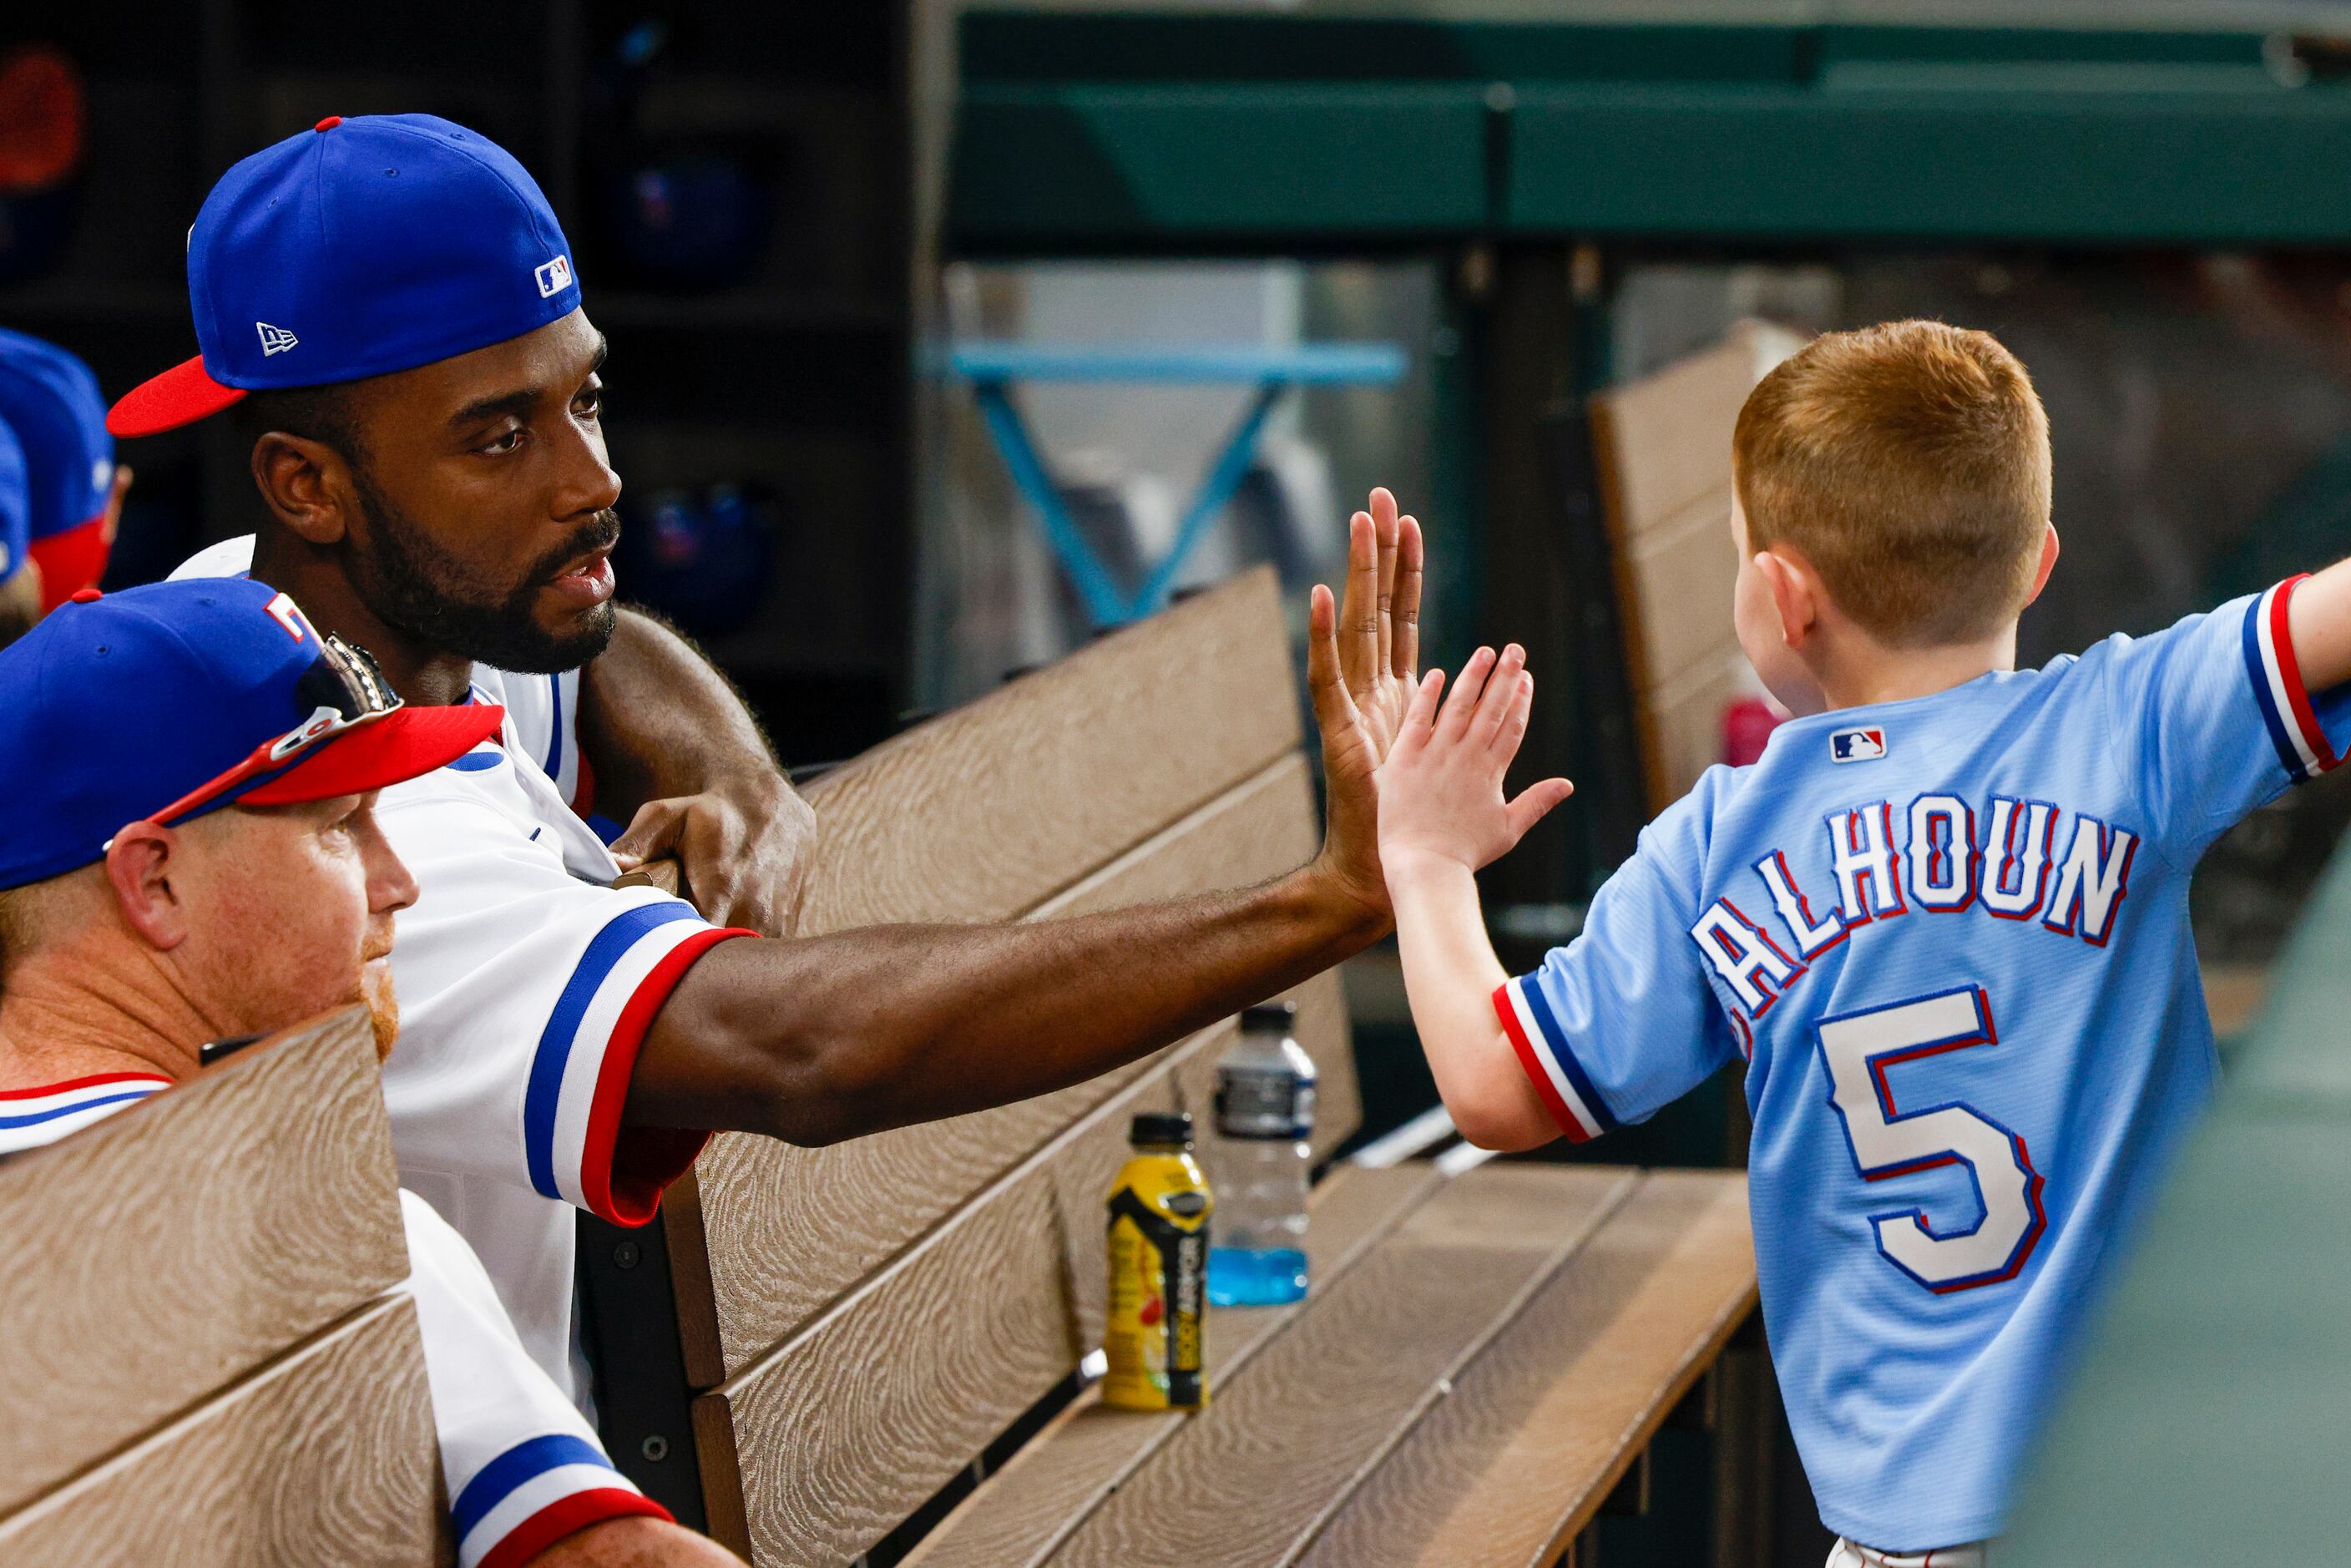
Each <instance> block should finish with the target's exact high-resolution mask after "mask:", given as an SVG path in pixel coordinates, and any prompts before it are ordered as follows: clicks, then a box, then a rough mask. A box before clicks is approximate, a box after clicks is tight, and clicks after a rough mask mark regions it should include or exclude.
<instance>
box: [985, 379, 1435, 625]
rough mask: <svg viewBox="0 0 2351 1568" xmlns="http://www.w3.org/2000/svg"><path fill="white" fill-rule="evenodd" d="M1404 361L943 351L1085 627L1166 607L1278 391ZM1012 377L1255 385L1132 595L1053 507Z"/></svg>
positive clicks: (1057, 497)
mask: <svg viewBox="0 0 2351 1568" xmlns="http://www.w3.org/2000/svg"><path fill="white" fill-rule="evenodd" d="M1405 362H1406V361H1405V351H1404V350H1402V349H1401V348H1399V347H1397V346H1396V345H1395V344H1393V343H1314V344H1307V345H1305V346H1303V347H1300V348H1295V349H1260V348H1250V347H1235V348H1210V349H1177V348H1165V347H1156V346H1136V347H1126V346H1119V347H1113V346H1109V345H1094V344H1081V343H1071V344H1030V343H967V344H965V345H964V346H962V347H961V348H957V349H955V350H951V351H950V352H949V353H948V356H947V366H948V369H949V370H950V371H953V372H954V373H955V374H956V375H957V376H959V377H961V378H962V379H964V380H966V381H967V382H971V384H972V392H973V394H974V395H975V396H976V397H977V399H978V402H979V410H980V413H981V415H982V417H984V418H985V419H986V420H987V430H988V434H989V435H990V436H991V437H992V438H993V439H994V441H995V443H996V449H997V451H998V453H999V454H1000V455H1002V456H1003V458H1004V465H1005V467H1006V468H1007V469H1008V470H1009V471H1010V473H1011V475H1012V482H1013V484H1014V485H1015V486H1018V487H1019V491H1020V494H1021V495H1022V497H1025V498H1026V499H1027V500H1028V502H1029V508H1030V510H1032V511H1033V512H1034V513H1035V514H1036V517H1037V524H1038V528H1039V529H1040V531H1041V532H1042V533H1043V534H1044V536H1045V542H1046V544H1047V545H1048V546H1049V547H1050V549H1052V551H1053V554H1054V556H1055V557H1056V558H1057V559H1060V561H1061V568H1062V570H1064V571H1066V572H1068V573H1069V576H1070V582H1071V586H1072V587H1074V588H1075V589H1076V590H1077V592H1078V598H1079V600H1080V601H1081V602H1082V603H1083V604H1084V606H1085V610H1086V615H1087V618H1088V619H1089V620H1091V621H1092V622H1093V624H1094V626H1095V627H1096V628H1097V629H1100V628H1102V627H1109V626H1123V625H1124V624H1126V623H1127V622H1130V621H1139V620H1141V619H1142V618H1143V617H1144V616H1146V615H1152V614H1155V613H1156V612H1159V611H1160V610H1163V609H1165V607H1166V604H1167V595H1168V592H1169V591H1170V590H1171V589H1172V588H1173V587H1174V586H1175V577H1176V574H1177V573H1178V572H1180V571H1181V570H1183V567H1184V562H1185V560H1186V559H1187V558H1189V556H1190V555H1191V553H1192V551H1193V550H1194V549H1196V547H1197V546H1198V545H1199V542H1200V540H1201V538H1202V537H1203V536H1205V535H1206V534H1207V531H1208V525H1209V524H1210V523H1211V522H1213V521H1215V520H1216V517H1217V514H1218V513H1219V512H1222V511H1223V510H1224V509H1225V505H1226V503H1228V501H1230V500H1231V499H1232V498H1233V493H1234V492H1235V491H1237V490H1238V489H1239V488H1240V485H1241V481H1242V480H1243V479H1244V478H1246V477H1248V476H1249V461H1250V459H1251V458H1252V457H1254V456H1255V455H1256V453H1257V441H1258V436H1259V434H1261V433H1262V432H1263V431H1264V429H1265V422H1266V416H1267V415H1269V414H1270V413H1272V412H1273V406H1274V404H1275V403H1276V402H1280V399H1281V395H1282V393H1284V392H1288V391H1289V390H1290V388H1292V387H1299V386H1393V385H1395V383H1396V382H1399V381H1401V380H1403V379H1404V372H1405ZM1019 382H1121V383H1124V384H1128V385H1136V384H1146V385H1154V386H1203V385H1216V384H1222V383H1235V384H1241V385H1249V386H1254V387H1255V388H1256V389H1257V390H1256V392H1254V394H1253V395H1252V396H1251V397H1250V398H1249V406H1248V407H1247V408H1246V409H1245V410H1244V411H1243V412H1242V414H1241V417H1240V419H1239V420H1238V422H1237V423H1235V424H1234V425H1233V428H1232V431H1231V433H1230V434H1228V435H1227V436H1226V437H1225V443H1224V444H1223V446H1222V447H1220V448H1219V449H1218V451H1217V460H1216V462H1215V463H1214V464H1212V465H1210V466H1209V469H1208V474H1207V477H1206V478H1205V479H1203V480H1202V481H1201V483H1200V487H1199V489H1198V491H1197V492H1196V494H1195V495H1194V496H1193V497H1192V503H1191V505H1190V506H1189V507H1186V510H1185V513H1184V519H1183V521H1182V522H1181V523H1180V524H1179V525H1177V527H1176V530H1175V542H1174V543H1173V544H1171V545H1170V546H1169V547H1168V549H1167V552H1166V554H1165V555H1163V556H1162V557H1161V558H1160V559H1158V560H1157V561H1156V562H1155V563H1153V565H1152V566H1151V568H1150V569H1149V570H1147V571H1146V572H1145V573H1144V580H1143V581H1142V582H1141V583H1140V584H1139V585H1137V586H1136V587H1135V588H1134V589H1133V590H1132V591H1129V590H1127V589H1124V588H1122V587H1121V586H1120V585H1119V582H1118V580H1117V578H1116V577H1115V576H1113V574H1112V572H1111V570H1110V569H1109V568H1108V567H1107V566H1105V565H1104V564H1103V563H1102V556H1101V555H1100V553H1099V552H1097V551H1096V550H1095V549H1094V548H1093V545H1092V543H1091V542H1090V541H1089V540H1088V539H1087V538H1086V536H1085V533H1084V531H1083V530H1082V529H1081V528H1079V527H1078V524H1077V519H1076V518H1074V517H1071V515H1070V509H1069V507H1068V506H1067V505H1065V504H1064V503H1063V501H1062V499H1061V487H1060V486H1058V485H1056V484H1055V483H1054V481H1053V476H1052V471H1051V470H1050V468H1049V467H1048V466H1047V465H1046V463H1045V458H1044V455H1043V454H1042V453H1040V452H1039V451H1038V449H1037V443H1036V441H1035V440H1034V438H1033V437H1031V436H1030V434H1029V424H1028V422H1027V421H1026V420H1025V419H1023V418H1022V417H1021V415H1020V410H1019V405H1018V404H1017V403H1015V402H1013V401H1012V390H1013V388H1014V387H1015V386H1016V385H1017V384H1019Z"/></svg>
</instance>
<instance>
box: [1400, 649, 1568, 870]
mask: <svg viewBox="0 0 2351 1568" xmlns="http://www.w3.org/2000/svg"><path fill="white" fill-rule="evenodd" d="M1444 689H1445V672H1444V671H1442V670H1431V671H1430V672H1429V673H1428V674H1427V675H1426V677H1425V678H1423V679H1422V680H1421V681H1420V683H1419V685H1418V689H1417V690H1416V693H1415V694H1414V696H1413V700H1412V705H1411V706H1410V707H1409V708H1408V709H1406V711H1405V716H1404V723H1403V727H1402V728H1401V730H1400V731H1399V732H1398V734H1397V736H1396V739H1395V746H1394V747H1391V748H1390V750H1389V752H1388V755H1387V760H1386V761H1385V762H1384V763H1382V764H1381V766H1380V769H1379V773H1378V785H1379V803H1380V805H1379V810H1380V859H1381V861H1382V862H1383V863H1384V865H1385V867H1386V870H1387V873H1388V875H1389V876H1390V878H1391V879H1393V878H1394V877H1395V875H1396V874H1397V873H1398V872H1399V871H1402V870H1405V869H1406V868H1407V867H1408V866H1410V865H1413V864H1415V863H1419V864H1432V863H1437V862H1451V863H1454V864H1458V865H1461V866H1464V867H1467V868H1468V869H1469V870H1471V871H1476V870H1478V869H1479V867H1481V866H1485V865H1488V864H1490V863H1491V862H1494V861H1496V860H1499V858H1500V857H1501V856H1503V855H1504V854H1507V853H1508V852H1510V850H1511V849H1512V848H1513V847H1514V846H1515V845H1516V844H1517V843H1518V841H1520V839H1522V838H1524V837H1525V836H1526V833H1527V830H1528V829H1530V828H1531V827H1533V826H1534V825H1535V824H1536V823H1537V822H1539V821H1542V819H1543V818H1544V817H1545V816H1546V815H1547V814H1549V812H1550V811H1551V810H1552V807H1554V806H1556V805H1558V804H1559V803H1560V802H1561V801H1562V800H1566V799H1567V798H1568V796H1569V795H1571V794H1573V792H1574V789H1575V786H1574V785H1573V784H1570V783H1569V782H1568V781H1567V780H1566V779H1543V780H1542V781H1541V782H1540V783H1537V784H1531V785H1529V786H1528V787H1527V788H1526V789H1524V790H1522V791H1520V794H1519V796H1518V798H1517V799H1515V800H1506V799H1505V798H1504V797H1503V794H1502V778H1503V775H1504V774H1506V773H1507V772H1508V771H1509V770H1510V762H1511V759H1512V758H1516V757H1517V756H1518V754H1519V745H1520V742H1521V741H1523V740H1524V739H1525V738H1526V734H1527V715H1528V712H1529V710H1530V709H1531V707H1532V706H1533V704H1534V692H1535V682H1534V677H1533V676H1532V675H1531V674H1527V673H1526V653H1525V651H1524V650H1523V649H1521V648H1520V646H1519V645H1518V644H1517V643H1511V644H1510V646H1509V647H1507V648H1505V649H1504V650H1503V651H1502V654H1501V657H1500V658H1499V660H1498V659H1497V658H1496V657H1495V656H1494V651H1493V650H1492V649H1490V648H1480V649H1479V650H1478V651H1477V653H1473V654H1471V655H1470V657H1469V662H1468V664H1465V665H1463V666H1462V669H1461V679H1460V681H1459V682H1458V684H1457V685H1455V686H1454V689H1453V695H1451V696H1450V697H1447V698H1445V701H1444V704H1443V706H1442V707H1440V706H1438V698H1439V696H1440V695H1442V694H1443V693H1444Z"/></svg>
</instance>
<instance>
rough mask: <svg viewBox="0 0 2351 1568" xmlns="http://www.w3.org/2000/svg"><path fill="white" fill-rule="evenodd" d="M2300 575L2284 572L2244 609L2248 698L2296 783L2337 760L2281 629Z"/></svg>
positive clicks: (2284, 628) (2288, 636)
mask: <svg viewBox="0 0 2351 1568" xmlns="http://www.w3.org/2000/svg"><path fill="white" fill-rule="evenodd" d="M2304 580H2305V579H2304V578H2302V577H2290V578H2288V579H2286V580H2284V581H2283V582H2281V583H2279V584H2278V585H2277V586H2276V587H2275V588H2273V589H2271V590H2270V591H2268V592H2267V593H2264V594H2262V596H2261V597H2260V598H2258V599H2256V600H2254V601H2252V604H2250V605H2248V606H2247V607H2246V609H2245V628H2244V651H2245V674H2246V675H2247V676H2248V677H2249V678H2250V679H2251V681H2252V687H2253V702H2254V704H2255V706H2258V707H2259V708H2260V709H2261V712H2262V726H2263V727H2265V728H2266V729H2267V730H2268V731H2269V736H2270V744H2271V745H2272V746H2273V747H2276V748H2277V755H2278V761H2279V762H2280V763H2282V764H2283V765H2284V768H2285V771H2286V776H2287V777H2288V778H2290V779H2294V782H2296V783H2301V782H2302V781H2304V779H2314V778H2316V777H2317V776H2318V775H2319V774H2321V773H2325V772H2326V771H2328V770H2329V769H2331V768H2335V767H2336V766H2337V765H2339V764H2340V763H2341V762H2342V760H2343V759H2342V758H2341V757H2339V756H2337V755H2336V754H2335V746H2334V743H2333V742H2332V741H2330V740H2328V739H2327V737H2326V730H2325V727H2324V726H2322V725H2321V724H2320V723H2319V722H2318V713H2317V710H2316V709H2315V708H2314V707H2313V706H2311V701H2310V692H2309V690H2308V688H2307V687H2305V686H2304V685H2303V679H2302V667H2301V665H2300V664H2297V663H2296V662H2295V660H2294V638H2293V636H2292V635H2291V633H2290V632H2288V631H2287V622H2286V612H2287V607H2288V606H2289V605H2290V604H2291V603H2292V602H2293V599H2294V589H2295V587H2296V586H2297V585H2299V584H2300V583H2302V582H2303V581H2304Z"/></svg>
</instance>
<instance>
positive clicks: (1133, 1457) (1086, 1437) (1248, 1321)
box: [906, 1165, 1443, 1568]
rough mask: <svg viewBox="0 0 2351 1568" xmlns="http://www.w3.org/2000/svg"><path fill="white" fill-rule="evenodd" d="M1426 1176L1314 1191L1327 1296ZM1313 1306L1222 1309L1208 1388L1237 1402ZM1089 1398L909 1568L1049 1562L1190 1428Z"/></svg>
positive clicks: (1410, 1206) (1355, 1175)
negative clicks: (1254, 1367) (1260, 1360)
mask: <svg viewBox="0 0 2351 1568" xmlns="http://www.w3.org/2000/svg"><path fill="white" fill-rule="evenodd" d="M1442 1179H1443V1178H1442V1177H1440V1176H1437V1172H1436V1171H1435V1169H1434V1168H1433V1167H1431V1166H1426V1165H1405V1166H1390V1167H1388V1168H1386V1169H1384V1170H1365V1169H1362V1168H1360V1167H1355V1166H1342V1167H1341V1168H1339V1169H1338V1170H1336V1171H1334V1172H1333V1173H1332V1175H1331V1176H1329V1177H1328V1178H1327V1179H1325V1180H1324V1181H1323V1183H1322V1185H1321V1186H1318V1187H1316V1188H1315V1190H1314V1196H1313V1200H1312V1206H1311V1211H1312V1215H1313V1223H1312V1224H1311V1226H1310V1227H1309V1228H1308V1229H1307V1233H1306V1254H1307V1262H1308V1270H1309V1277H1310V1278H1311V1280H1312V1281H1313V1288H1314V1290H1315V1291H1329V1290H1330V1289H1331V1288H1332V1286H1333V1285H1334V1284H1335V1283H1336V1282H1337V1281H1338V1280H1339V1279H1340V1277H1341V1276H1342V1275H1343V1274H1345V1273H1346V1272H1347V1270H1350V1269H1352V1268H1353V1266H1354V1265H1355V1264H1356V1263H1357V1262H1358V1261H1360V1260H1362V1259H1363V1257H1364V1255H1365V1254H1366V1253H1367V1252H1368V1251H1369V1250H1370V1249H1371V1248H1372V1247H1373V1246H1374V1244H1376V1243H1377V1242H1378V1241H1379V1240H1380V1239H1382V1238H1384V1237H1385V1236H1386V1235H1387V1234H1388V1232H1389V1231H1391V1230H1392V1229H1394V1228H1395V1227H1396V1226H1397V1225H1399V1224H1401V1223H1402V1222H1403V1220H1404V1218H1405V1216H1406V1215H1408V1214H1410V1213H1411V1212H1412V1211H1413V1210H1414V1209H1415V1208H1416V1207H1419V1206H1420V1204H1421V1203H1422V1202H1424V1201H1425V1200H1426V1198H1427V1197H1428V1196H1429V1195H1430V1194H1431V1193H1433V1192H1435V1191H1436V1190H1437V1186H1439V1185H1440V1183H1441V1182H1442ZM1306 1308H1307V1303H1306V1302H1299V1303H1295V1304H1292V1305H1290V1306H1280V1307H1261V1308H1238V1307H1236V1308H1220V1309H1217V1311H1216V1312H1215V1315H1214V1322H1213V1325H1212V1332H1211V1333H1210V1334H1209V1336H1208V1340H1207V1371H1208V1386H1209V1388H1210V1389H1211V1391H1213V1392H1214V1393H1217V1394H1222V1393H1224V1392H1226V1391H1228V1390H1229V1389H1230V1388H1231V1387H1232V1385H1233V1381H1234V1379H1236V1378H1237V1377H1238V1376H1240V1375H1242V1372H1243V1369H1244V1368H1246V1367H1247V1366H1248V1365H1249V1362H1250V1360H1251V1359H1252V1358H1253V1357H1254V1356H1255V1355H1256V1354H1257V1353H1258V1352H1259V1350H1261V1349H1262V1348H1264V1346H1265V1345H1267V1344H1268V1343H1270V1342H1271V1341H1272V1339H1273V1337H1274V1336H1275V1335H1276V1334H1278V1333H1280V1332H1281V1331H1282V1330H1283V1329H1284V1328H1286V1327H1288V1326H1289V1325H1290V1323H1291V1322H1293V1321H1295V1320H1296V1318H1297V1317H1298V1315H1299V1314H1300V1313H1301V1312H1304V1311H1305V1310H1306ZM1100 1393H1101V1390H1100V1386H1099V1385H1096V1386H1094V1387H1092V1388H1089V1389H1087V1390H1086V1392H1085V1393H1084V1394H1082V1395H1081V1396H1079V1397H1078V1398H1077V1399H1076V1400H1075V1401H1074V1402H1073V1403H1071V1406H1070V1407H1069V1408H1068V1409H1066V1410H1064V1411H1062V1412H1061V1415H1059V1416H1055V1417H1054V1418H1053V1420H1052V1422H1051V1424H1050V1425H1049V1426H1048V1427H1046V1428H1045V1429H1044V1430H1043V1431H1041V1432H1040V1433H1039V1434H1038V1435H1037V1436H1036V1437H1033V1438H1031V1439H1030V1440H1029V1444H1028V1446H1027V1447H1025V1448H1022V1449H1021V1450H1020V1451H1019V1453H1018V1454H1017V1455H1015V1456H1014V1457H1013V1458H1012V1460H1011V1461H1010V1462H1009V1463H1008V1464H1007V1465H1006V1466H1005V1467H1004V1468H1003V1469H1001V1470H999V1471H998V1473H997V1474H995V1475H993V1476H991V1477H989V1478H988V1479H987V1484H986V1485H984V1486H982V1487H981V1488H980V1489H979V1490H977V1491H976V1492H974V1493H973V1494H972V1495H971V1496H970V1497H969V1498H967V1499H966V1500H965V1501H964V1502H963V1504H962V1506H960V1507H959V1508H957V1509H956V1511H955V1512H954V1513H952V1514H950V1515H949V1516H948V1517H947V1518H946V1520H945V1521H942V1522H941V1523H940V1525H939V1527H938V1528H937V1529H936V1530H935V1531H932V1532H931V1533H930V1534H928V1535H926V1536H925V1537H924V1538H923V1541H922V1543H921V1545H920V1546H919V1547H917V1548H916V1549H915V1551H914V1554H913V1555H912V1556H911V1557H909V1558H908V1559H907V1560H906V1561H907V1568H1013V1565H1014V1564H1029V1563H1040V1562H1042V1561H1043V1560H1044V1559H1045V1558H1046V1557H1047V1556H1048V1555H1050V1552H1051V1551H1052V1549H1053V1548H1054V1547H1055V1546H1056V1545H1057V1544H1059V1543H1060V1542H1061V1539H1062V1538H1063V1537H1064V1536H1066V1535H1067V1534H1068V1533H1069V1532H1070V1531H1072V1530H1074V1529H1075V1528H1076V1527H1077V1526H1078V1524H1079V1523H1080V1522H1081V1521H1083V1520H1084V1518H1085V1517H1086V1515H1087V1514H1089V1513H1091V1512H1092V1511H1093V1510H1094V1509H1095V1508H1096V1507H1098V1506H1099V1505H1100V1504H1101V1502H1102V1500H1103V1499H1104V1498H1106V1497H1108V1496H1109V1495H1110V1494H1111V1492H1112V1491H1113V1490H1115V1489H1116V1488H1117V1487H1118V1486H1119V1485H1121V1484H1122V1483H1123V1481H1124V1480H1125V1479H1126V1478H1127V1477H1128V1476H1130V1475H1132V1474H1134V1471H1135V1470H1136V1469H1140V1468H1141V1466H1142V1465H1143V1463H1144V1461H1145V1460H1147V1459H1148V1458H1150V1457H1151V1456H1152V1455H1153V1454H1154V1453H1155V1452H1157V1450H1158V1448H1159V1446H1160V1445H1161V1444H1163V1443H1165V1441H1166V1440H1167V1439H1168V1438H1169V1437H1174V1436H1175V1433H1177V1432H1178V1431H1180V1430H1182V1429H1183V1426H1184V1423H1185V1421H1186V1416H1183V1415H1181V1414H1179V1413H1176V1412H1154V1411H1143V1410H1113V1409H1111V1408H1109V1407H1108V1406H1104V1405H1103V1404H1102V1401H1101V1398H1100Z"/></svg>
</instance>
